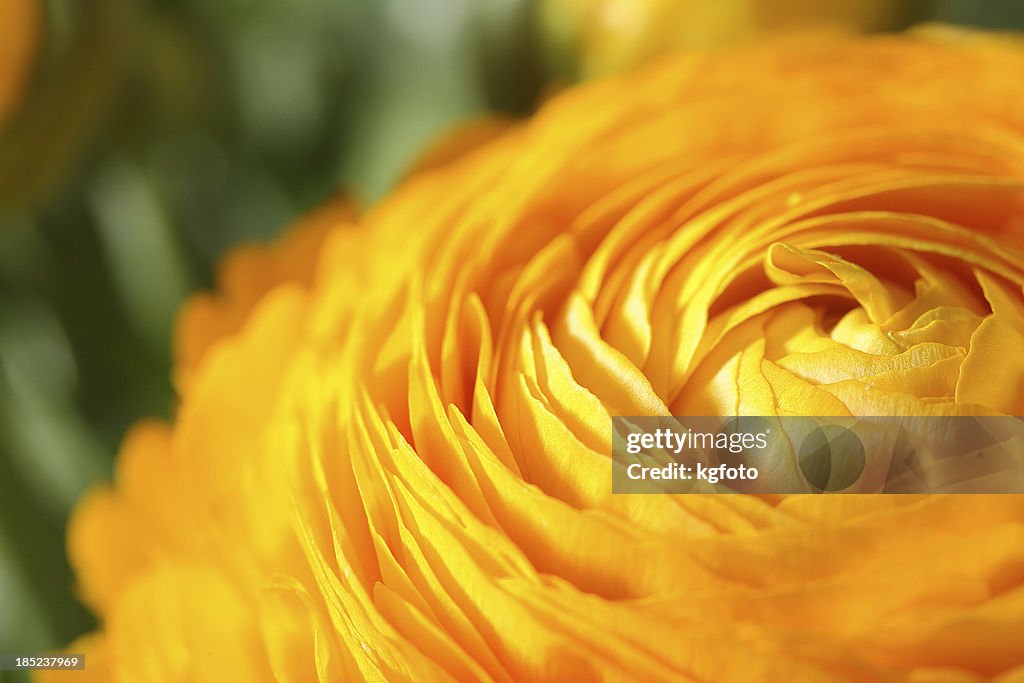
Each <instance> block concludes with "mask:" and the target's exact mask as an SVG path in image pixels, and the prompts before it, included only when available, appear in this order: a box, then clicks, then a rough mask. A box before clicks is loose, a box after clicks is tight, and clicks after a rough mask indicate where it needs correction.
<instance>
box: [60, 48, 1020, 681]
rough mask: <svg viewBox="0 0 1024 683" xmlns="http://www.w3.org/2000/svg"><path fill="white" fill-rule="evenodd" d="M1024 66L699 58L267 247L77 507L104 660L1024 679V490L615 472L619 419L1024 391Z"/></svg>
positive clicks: (750, 54)
mask: <svg viewBox="0 0 1024 683" xmlns="http://www.w3.org/2000/svg"><path fill="white" fill-rule="evenodd" d="M1022 73H1024V48H1022V47H1020V46H1018V45H1015V44H1012V43H1009V42H1007V43H1003V42H999V41H997V40H995V39H988V38H958V39H955V40H953V39H950V38H948V37H946V38H936V37H928V36H907V37H889V38H875V39H843V40H837V39H827V40H826V39H823V40H810V39H807V40H801V41H797V42H783V43H777V42H776V43H773V44H770V45H764V46H754V47H749V48H746V49H744V50H743V51H740V52H735V53H732V54H729V55H718V56H714V55H707V56H681V57H678V58H674V59H671V60H669V61H667V62H665V63H663V64H661V65H660V66H658V67H657V68H653V69H651V70H648V71H645V72H643V73H640V74H637V75H633V76H629V77H627V78H622V79H618V80H609V81H604V82H594V83H592V84H589V85H586V86H583V87H580V88H577V89H574V90H570V91H568V92H566V93H564V94H562V95H560V96H558V97H556V98H555V99H553V100H552V101H550V102H549V103H548V104H547V105H546V106H545V107H544V108H543V109H542V110H541V111H540V112H539V113H538V114H537V115H536V116H535V117H534V118H533V119H532V120H530V121H529V122H527V123H524V124H521V125H519V126H516V127H513V128H512V129H510V130H509V131H507V132H506V133H504V134H503V135H500V136H498V137H497V138H495V139H492V140H490V141H489V142H486V143H484V144H482V146H480V147H478V148H476V149H474V150H471V151H468V152H466V153H465V154H463V155H462V156H461V157H459V158H457V159H452V160H449V161H447V162H438V163H432V164H428V165H427V166H428V167H427V168H426V169H424V170H423V171H421V172H420V173H418V174H416V175H414V176H413V177H412V178H410V179H409V180H408V181H406V182H405V183H404V184H403V185H402V187H400V188H399V189H398V190H397V191H396V192H394V193H393V195H392V196H390V197H389V198H387V199H386V200H384V201H383V202H382V203H381V204H380V205H379V206H378V207H376V208H375V209H374V210H372V211H371V212H370V213H369V214H368V215H366V216H364V217H362V218H361V219H360V220H359V221H358V224H346V223H344V222H338V223H337V224H336V225H334V226H333V227H331V228H330V229H329V230H326V231H324V230H323V228H322V223H323V221H322V220H319V219H316V218H314V219H312V220H313V223H314V225H313V226H312V227H300V228H299V229H298V231H297V232H294V233H293V235H292V236H291V237H289V238H288V239H287V240H286V242H285V244H284V245H283V246H282V247H280V251H279V252H277V254H278V256H277V257H275V256H270V255H267V254H262V255H261V256H260V257H259V258H265V259H267V261H264V262H270V263H273V264H275V265H274V267H273V270H272V272H266V271H258V270H256V269H254V268H252V267H250V266H247V265H245V264H246V263H247V262H249V259H250V258H255V257H253V256H252V255H251V254H250V255H248V256H246V255H243V256H242V257H239V259H240V260H239V261H238V262H236V264H235V265H234V266H233V267H232V268H229V269H228V271H226V272H225V281H223V282H222V289H223V292H222V293H221V294H219V295H217V296H216V297H215V298H214V299H211V300H206V303H200V304H193V305H192V306H190V307H188V308H187V309H186V313H185V314H184V316H183V318H182V320H181V322H180V328H181V334H180V337H179V348H180V349H181V358H180V361H179V365H178V370H177V374H176V378H177V381H178V383H179V389H180V393H181V403H180V407H179V410H178V413H177V416H176V419H175V421H174V424H173V425H168V424H162V423H146V424H143V425H141V426H139V427H138V428H136V429H135V430H134V431H133V432H132V433H131V434H130V435H129V436H128V438H127V439H126V441H125V443H124V447H123V451H122V453H121V455H120V459H119V462H118V471H117V481H116V482H115V484H114V485H113V486H112V487H110V488H104V489H101V490H98V491H95V492H93V493H92V494H91V495H89V496H88V497H87V498H86V499H85V500H84V501H83V503H82V504H81V506H80V507H79V509H78V511H77V514H76V516H75V518H74V520H73V523H72V528H71V531H70V552H71V557H72V560H73V562H74V565H75V567H76V570H77V575H78V579H79V582H80V588H81V594H82V596H83V598H84V599H85V600H86V601H87V602H88V604H89V605H91V606H92V608H93V609H94V610H95V611H96V613H97V614H98V615H99V617H100V619H101V622H102V627H101V631H100V632H99V633H98V634H96V635H93V636H89V637H88V638H86V639H84V640H82V641H80V642H78V643H74V644H72V645H71V646H70V649H71V650H72V651H75V650H83V651H86V652H87V656H88V658H89V659H88V661H89V662H90V663H91V664H90V667H89V671H88V672H87V674H86V675H84V676H83V675H78V677H76V678H75V679H74V680H76V681H79V682H82V681H87V680H104V681H106V680H113V681H116V682H118V683H129V682H131V683H135V682H142V681H145V682H147V683H150V682H152V683H158V682H161V681H185V680H188V681H196V682H204V681H209V682H211V683H212V682H214V681H217V682H222V681H247V682H256V683H259V682H269V681H280V682H295V683H298V682H307V681H317V680H319V681H355V680H380V681H405V680H407V681H428V680H439V681H442V680H456V681H474V680H480V681H492V680H493V681H558V682H561V681H588V680H635V681H679V680H698V681H715V682H737V683H749V682H752V681H786V682H787V683H796V682H801V681H807V682H814V683H818V682H821V681H848V682H863V681H885V682H889V681H893V682H896V681H901V682H907V681H915V682H923V681H957V682H961V681H962V682H965V683H966V682H975V681H981V680H998V681H1001V682H1003V683H1009V682H1010V681H1021V680H1024V647H1022V646H1021V642H1022V640H1021V639H1022V634H1024V497H1022V496H1010V495H1004V496H966V495H965V496H853V495H846V496H791V497H777V498H764V497H754V496H742V495H734V496H698V495H691V496H671V495H662V496H612V495H611V493H610V469H611V468H610V459H609V454H610V439H611V434H610V416H611V415H615V414H625V415H630V414H633V415H636V414H669V413H676V414H724V415H732V414H754V415H759V414H760V415H775V414H782V415H785V414H809V415H835V414H839V415H843V414H850V413H852V414H860V415H888V414H913V415H932V414H935V415H952V414H960V413H981V414H986V413H1005V414H1018V415H1019V414H1021V413H1022V412H1024V353H1022V348H1024V293H1022V283H1024V98H1022V90H1021V88H1020V75H1021V74H1022ZM327 220H328V222H332V221H334V219H327ZM310 231H313V233H315V234H313V233H311V232H310ZM311 234H313V236H312V237H310V235H311ZM314 252H315V253H316V265H315V268H313V267H312V266H310V264H311V262H312V261H311V254H313V253H314ZM286 254H290V256H285V255H286ZM249 263H250V265H251V262H249ZM289 264H297V265H298V267H289ZM256 278H263V280H261V281H260V282H259V283H255V284H254V283H253V280H255V279H256ZM236 279H237V281H235V280H236ZM272 281H276V282H277V284H273V282H272ZM221 316H224V320H226V322H221ZM243 318H244V320H243ZM57 678H60V677H59V676H57V675H51V676H44V677H42V679H43V680H51V679H57ZM69 680H70V679H69Z"/></svg>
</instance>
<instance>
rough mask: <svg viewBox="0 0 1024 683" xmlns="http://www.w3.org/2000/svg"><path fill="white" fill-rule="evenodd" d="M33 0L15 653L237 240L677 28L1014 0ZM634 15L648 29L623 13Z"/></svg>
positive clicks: (4, 256)
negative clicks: (36, 31)
mask: <svg viewBox="0 0 1024 683" xmlns="http://www.w3.org/2000/svg"><path fill="white" fill-rule="evenodd" d="M14 1H15V0H0V3H5V2H14ZM19 1H20V0H19ZM39 1H40V2H41V4H42V5H43V8H42V9H43V12H44V16H43V17H42V23H41V27H40V32H41V35H40V39H39V41H38V44H37V50H36V54H35V57H34V59H33V60H32V67H31V71H30V72H29V73H28V77H27V87H26V88H25V90H24V92H23V94H22V96H21V97H20V98H19V101H18V105H17V107H16V108H15V110H14V112H13V114H12V115H11V116H10V117H8V119H7V121H6V123H5V124H4V125H3V128H2V129H0V652H5V653H15V652H18V653H30V652H40V651H44V650H48V649H52V648H55V647H59V646H62V645H63V644H65V643H67V642H68V641H69V640H70V639H72V638H73V637H75V636H77V635H80V634H81V633H83V632H85V631H88V630H89V629H90V628H92V627H93V626H94V623H93V621H92V620H91V617H90V616H89V614H88V613H87V611H86V610H85V609H84V608H82V607H81V606H80V605H79V604H78V603H77V602H76V601H75V599H74V589H73V578H72V574H71V571H70V569H69V567H68V565H67V560H66V556H65V551H64V530H65V525H66V521H67V517H68V514H69V511H70V509H71V507H72V506H73V504H74V502H75V500H76V499H77V497H78V496H79V495H80V494H81V493H82V491H83V490H84V489H85V488H87V487H88V486H89V485H90V484H92V483H94V482H96V481H100V480H104V479H109V477H110V475H111V471H112V464H113V458H114V455H115V453H116V450H117V445H118V442H119V440H120V437H121V435H122V434H123V433H124V431H125V430H126V428H127V427H128V426H129V425H130V424H131V423H132V422H134V421H135V420H137V419H138V418H140V417H143V416H153V415H155V416H163V417H170V415H171V411H172V408H173V403H174V402H173V396H172V393H171V385H170V381H169V371H170V339H171V330H172V326H173V322H174V316H175V313H176V310H177V308H178V306H179V305H180V304H181V302H182V300H183V298H184V297H185V296H187V294H188V293H189V292H191V291H193V290H195V289H197V288H201V287H208V286H210V285H211V282H212V276H213V273H214V270H215V267H216V263H217V261H218V258H219V257H220V256H221V255H222V253H223V252H224V250H225V249H226V248H228V247H229V246H230V245H233V244H236V243H238V242H240V241H244V240H266V239H269V238H272V237H273V236H274V235H275V234H277V233H278V232H279V231H280V230H281V228H282V227H283V226H284V225H285V224H287V223H288V222H289V221H290V220H292V219H293V218H295V217H296V216H297V215H299V214H300V213H301V212H302V211H304V210H306V209H308V208H310V207H312V206H315V205H316V204H317V203H319V202H321V201H323V200H324V199H325V198H326V197H327V196H329V195H331V194H332V193H334V192H335V191H337V190H338V189H339V188H341V189H343V190H344V191H345V192H347V193H348V194H349V195H350V196H352V197H353V198H354V199H355V200H356V201H357V202H358V203H359V204H361V205H362V206H366V205H368V204H370V203H372V202H373V201H374V200H375V199H377V198H378V197H380V196H381V195H382V194H383V193H385V192H386V191H387V189H388V188H389V187H390V186H391V185H392V184H393V183H394V182H395V180H396V178H398V177H400V175H401V174H402V172H403V171H404V170H405V169H406V168H407V167H408V165H409V164H410V163H411V162H412V161H413V160H415V159H416V157H417V156H418V155H419V154H420V153H422V151H423V149H424V147H425V146H426V145H428V144H429V143H430V141H431V140H432V139H433V138H434V137H435V136H437V135H438V134H439V133H442V132H444V131H446V130H447V129H449V128H450V127H451V126H453V125H455V124H456V123H458V122H459V121H462V120H465V119H467V118H471V117H474V116H479V115H482V114H486V113H493V112H500V113H503V114H512V115H524V114H527V113H529V111H531V109H533V108H534V107H535V106H536V103H537V102H538V101H539V99H540V98H541V96H542V94H543V93H547V92H550V91H552V90H553V89H556V88H557V87H559V86H560V85H563V84H565V83H568V82H571V81H573V80H576V79H578V78H580V77H583V76H591V75H595V74H601V73H606V72H610V71H615V70H619V69H622V68H626V67H627V66H629V65H630V64H632V63H635V62H638V61H642V60H643V59H644V58H646V57H647V56H649V53H651V52H656V51H659V50H663V49H666V48H667V47H669V46H672V45H684V46H686V45H692V46H699V47H705V46H708V45H715V44H723V43H728V42H730V41H736V40H741V39H746V38H748V37H749V35H751V34H752V33H754V32H757V31H759V30H774V29H777V28H778V26H779V25H780V24H782V23H785V22H786V21H789V20H790V19H792V18H793V17H795V16H798V17H801V18H803V17H804V16H805V15H806V17H807V18H814V17H815V16H816V15H819V14H828V15H830V16H829V17H828V18H836V17H835V16H832V15H835V14H836V13H837V12H838V13H839V14H840V15H844V14H850V16H851V17H852V19H853V20H854V22H855V23H857V24H858V25H859V26H860V27H861V28H863V29H867V30H891V29H900V28H903V27H906V26H908V25H911V24H913V23H917V22H921V21H945V22H952V23H960V24H964V25H976V26H987V27H995V28H1002V29H1024V4H1021V3H1010V2H997V1H994V0H993V1H991V2H977V1H974V2H972V1H970V0H935V1H933V2H927V1H923V0H918V1H904V2H895V1H894V2H882V1H868V2H855V1H853V0H846V1H845V2H843V1H840V2H837V3H826V2H821V3H815V2H808V1H807V0H803V1H801V0H774V1H773V0H743V1H742V2H741V1H738V0H737V1H732V0H729V1H727V0H706V1H705V0H679V2H678V3H676V4H677V5H678V6H677V7H674V8H673V7H671V6H672V5H673V2H670V1H669V0H536V2H531V1H529V0H288V1H285V0H278V1H277V2H272V1H270V0H49V1H47V2H44V1H43V0H39ZM702 3H703V4H702ZM709 3H711V4H709ZM712 6H713V7H714V8H715V9H714V10H713V11H710V10H708V8H711V7H712ZM766 6H768V7H769V9H771V10H772V11H773V12H776V14H774V15H772V14H770V13H766V12H764V10H765V7H766ZM776 6H785V13H784V14H785V16H784V19H785V21H783V20H780V19H778V16H780V15H778V11H777V10H778V7H776ZM624 7H625V8H627V9H628V10H629V11H630V12H632V14H630V15H629V16H631V17H633V18H635V15H636V12H637V11H638V8H640V9H641V10H644V11H648V12H649V14H650V17H649V21H647V23H646V24H642V22H641V24H642V25H641V26H640V28H637V25H636V22H635V21H634V23H633V24H630V23H629V22H622V21H621V20H619V19H616V17H621V16H625V15H624V14H623V12H622V9H623V8H624ZM666 8H668V9H666ZM680 8H682V9H680ZM723 8H724V9H723ZM837 8H838V10H837ZM0 9H2V8H0ZM695 9H696V10H701V11H700V12H696V11H695ZM706 10H707V11H706ZM726 10H727V11H726ZM755 10H756V11H757V12H759V14H757V16H754V13H755ZM616 12H618V14H616ZM659 12H662V13H665V12H667V14H664V16H659V14H658V13H659ZM709 12H710V14H709ZM626 14H629V13H626ZM2 17H3V13H2V12H0V21H2V20H3V19H2ZM664 17H669V18H670V20H669V19H665V18H664ZM723 17H725V19H723ZM617 22H618V23H617ZM701 22H707V25H706V28H705V24H704V23H701ZM684 24H685V26H684ZM723 26H724V28H723ZM673 27H680V30H673ZM6 29H7V33H6V34H5V27H4V26H2V25H0V41H2V40H4V36H5V35H6V36H7V37H8V38H7V39H8V40H9V37H10V35H11V31H12V30H15V31H16V30H18V29H17V27H10V26H9V27H6ZM637 46H641V47H639V48H638V47H637ZM2 48H3V43H2V42H0V59H2V58H3V54H4V52H3V49H2ZM0 66H2V65H0ZM7 680H12V681H14V680H23V679H22V678H18V677H16V676H15V675H14V674H11V673H6V674H5V673H0V681H7Z"/></svg>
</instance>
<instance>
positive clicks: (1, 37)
mask: <svg viewBox="0 0 1024 683" xmlns="http://www.w3.org/2000/svg"><path fill="white" fill-rule="evenodd" d="M41 18H42V17H40V6H39V0H3V1H2V2H0V130H2V128H3V125H4V124H5V123H6V122H7V118H8V117H9V116H10V115H11V113H12V112H13V111H14V109H15V108H16V106H17V103H18V100H19V99H20V98H21V94H22V91H23V90H24V88H25V83H26V81H27V80H28V75H29V71H30V66H31V64H32V61H33V57H34V55H35V51H36V41H37V40H38V35H37V34H38V32H39V23H40V19H41Z"/></svg>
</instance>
